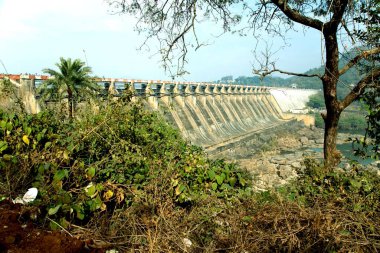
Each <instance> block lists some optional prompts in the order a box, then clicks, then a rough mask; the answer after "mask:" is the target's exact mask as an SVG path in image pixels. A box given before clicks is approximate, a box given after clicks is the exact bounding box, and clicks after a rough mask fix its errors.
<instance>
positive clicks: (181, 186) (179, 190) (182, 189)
mask: <svg viewBox="0 0 380 253" xmlns="http://www.w3.org/2000/svg"><path fill="white" fill-rule="evenodd" d="M184 190H186V186H184V185H182V184H180V185H178V186H177V187H176V188H175V195H176V196H178V195H180V194H181V193H182V192H183V191H184Z"/></svg>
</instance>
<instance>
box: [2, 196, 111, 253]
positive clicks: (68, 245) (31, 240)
mask: <svg viewBox="0 0 380 253" xmlns="http://www.w3.org/2000/svg"><path fill="white" fill-rule="evenodd" d="M31 211H33V210H31V209H28V210H26V209H25V207H24V206H22V205H20V204H13V203H12V202H10V201H8V200H4V201H1V202H0V252H9V253H10V252H12V253H19V252H20V253H21V252H23V253H32V252H33V253H34V252H46V253H47V252H56V253H61V252H62V253H64V252H65V253H66V252H72V253H74V252H105V250H102V249H91V247H90V246H89V245H87V244H86V243H85V242H84V241H81V240H79V239H77V238H74V237H71V236H70V235H68V234H67V233H63V232H59V231H48V230H44V229H40V228H37V227H36V226H35V225H34V224H33V222H32V221H31V219H30V218H29V217H30V212H31Z"/></svg>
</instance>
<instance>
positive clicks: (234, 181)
mask: <svg viewBox="0 0 380 253" xmlns="http://www.w3.org/2000/svg"><path fill="white" fill-rule="evenodd" d="M236 181H237V179H236V177H230V180H229V184H230V185H231V186H232V187H234V186H235V184H236Z"/></svg>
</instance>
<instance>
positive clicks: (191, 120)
mask: <svg viewBox="0 0 380 253" xmlns="http://www.w3.org/2000/svg"><path fill="white" fill-rule="evenodd" d="M145 92H146V93H147V94H150V96H148V105H149V107H151V108H152V109H155V110H161V111H163V112H164V114H165V115H166V117H167V118H168V120H169V121H171V122H173V123H175V125H176V126H177V127H178V128H179V129H180V131H181V132H182V134H183V135H184V137H185V138H186V139H188V140H190V141H191V142H192V143H193V144H196V145H200V146H202V147H204V148H205V149H206V151H209V152H214V151H218V150H221V149H223V148H226V147H229V146H230V144H232V143H236V142H240V141H243V140H245V139H247V138H249V137H250V136H251V135H253V134H255V133H257V132H259V131H262V130H266V129H270V128H274V127H276V126H279V125H282V124H284V123H286V122H288V121H290V120H293V119H292V117H289V116H288V115H285V114H284V113H283V111H282V110H281V108H280V106H279V105H278V103H277V101H276V100H275V98H274V97H273V96H272V95H271V93H270V90H269V88H265V87H264V88H263V87H253V86H240V85H219V84H174V85H171V84H151V85H148V86H147V87H146V89H145Z"/></svg>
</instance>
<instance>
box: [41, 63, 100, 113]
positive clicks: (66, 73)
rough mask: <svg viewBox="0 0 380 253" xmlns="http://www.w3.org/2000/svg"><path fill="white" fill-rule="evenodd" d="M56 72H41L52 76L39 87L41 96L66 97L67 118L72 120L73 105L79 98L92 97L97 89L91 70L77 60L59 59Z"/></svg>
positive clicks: (50, 97) (48, 97) (48, 70)
mask: <svg viewBox="0 0 380 253" xmlns="http://www.w3.org/2000/svg"><path fill="white" fill-rule="evenodd" d="M56 66H57V67H58V71H56V70H54V69H44V70H43V72H44V73H46V74H49V75H50V76H52V77H53V78H52V79H48V80H47V81H45V82H44V83H43V84H42V85H41V86H40V87H39V92H40V93H41V96H42V97H44V98H47V99H55V100H61V99H62V98H65V97H67V99H68V105H69V118H70V119H72V118H73V114H74V109H75V103H76V102H77V101H79V99H80V98H83V97H86V96H92V95H94V91H97V90H98V89H99V87H98V85H97V84H96V83H95V82H94V81H93V79H92V77H91V76H90V74H91V72H92V71H91V68H90V67H88V66H86V64H85V63H84V62H82V61H81V60H79V59H75V60H74V61H72V60H71V58H68V59H64V58H63V57H61V58H60V62H59V63H56Z"/></svg>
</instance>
